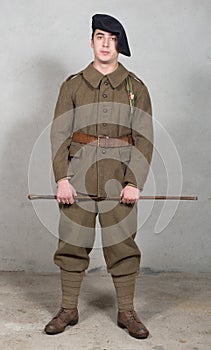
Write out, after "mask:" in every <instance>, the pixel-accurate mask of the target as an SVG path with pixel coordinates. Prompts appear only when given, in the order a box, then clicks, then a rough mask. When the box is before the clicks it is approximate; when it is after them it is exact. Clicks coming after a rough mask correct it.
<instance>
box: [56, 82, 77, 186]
mask: <svg viewBox="0 0 211 350" xmlns="http://www.w3.org/2000/svg"><path fill="white" fill-rule="evenodd" d="M73 106H74V105H73V99H72V93H71V89H70V88H69V87H68V83H67V82H66V81H65V82H64V83H63V84H62V86H61V88H60V92H59V96H58V100H57V103H56V108H55V112H54V120H53V122H52V126H51V151H52V164H53V171H54V177H55V181H56V182H57V181H59V180H61V179H63V178H68V177H69V174H68V172H69V161H68V156H69V147H70V143H71V137H72V130H73V122H74V109H73Z"/></svg>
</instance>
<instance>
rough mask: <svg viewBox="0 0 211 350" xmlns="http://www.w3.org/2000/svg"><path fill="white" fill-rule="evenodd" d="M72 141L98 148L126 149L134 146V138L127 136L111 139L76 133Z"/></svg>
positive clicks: (104, 136)
mask: <svg viewBox="0 0 211 350" xmlns="http://www.w3.org/2000/svg"><path fill="white" fill-rule="evenodd" d="M72 141H73V142H78V143H83V144H87V143H90V144H91V145H93V146H97V147H103V148H105V147H125V146H128V144H130V145H132V136H131V135H125V136H119V137H110V136H106V135H98V136H94V135H88V134H84V133H81V132H74V133H73V135H72Z"/></svg>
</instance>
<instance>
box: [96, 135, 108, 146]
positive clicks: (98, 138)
mask: <svg viewBox="0 0 211 350" xmlns="http://www.w3.org/2000/svg"><path fill="white" fill-rule="evenodd" d="M101 139H104V140H108V139H109V136H106V135H98V137H97V146H98V147H103V146H101V145H100V140H101ZM104 147H105V146H104Z"/></svg>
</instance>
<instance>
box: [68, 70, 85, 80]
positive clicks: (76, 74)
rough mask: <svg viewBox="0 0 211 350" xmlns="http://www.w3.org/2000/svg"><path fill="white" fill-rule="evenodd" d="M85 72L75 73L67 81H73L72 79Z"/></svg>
mask: <svg viewBox="0 0 211 350" xmlns="http://www.w3.org/2000/svg"><path fill="white" fill-rule="evenodd" d="M82 72H83V71H80V72H78V73H75V74H71V75H70V76H69V77H68V78H67V79H66V81H68V80H71V79H75V78H76V77H77V76H78V75H80V74H81V73H82Z"/></svg>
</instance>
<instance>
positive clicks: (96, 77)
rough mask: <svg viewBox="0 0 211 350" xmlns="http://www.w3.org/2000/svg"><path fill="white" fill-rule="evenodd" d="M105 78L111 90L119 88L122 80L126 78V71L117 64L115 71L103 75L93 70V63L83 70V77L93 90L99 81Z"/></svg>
mask: <svg viewBox="0 0 211 350" xmlns="http://www.w3.org/2000/svg"><path fill="white" fill-rule="evenodd" d="M105 76H107V77H108V80H109V82H110V84H111V86H112V87H113V88H116V87H117V86H119V85H120V84H121V83H122V82H123V80H125V78H126V77H127V76H128V70H127V69H126V68H125V67H124V66H123V65H122V64H121V63H119V62H118V67H117V69H116V70H115V71H114V72H112V73H110V74H107V75H103V74H102V73H100V72H99V71H98V70H97V69H95V68H94V66H93V62H92V63H90V64H89V65H88V67H86V68H85V69H84V70H83V77H84V79H85V80H87V81H88V82H89V83H90V84H91V85H92V86H93V87H94V88H97V87H98V86H99V84H100V82H101V80H102V79H103V78H104V77H105Z"/></svg>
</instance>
